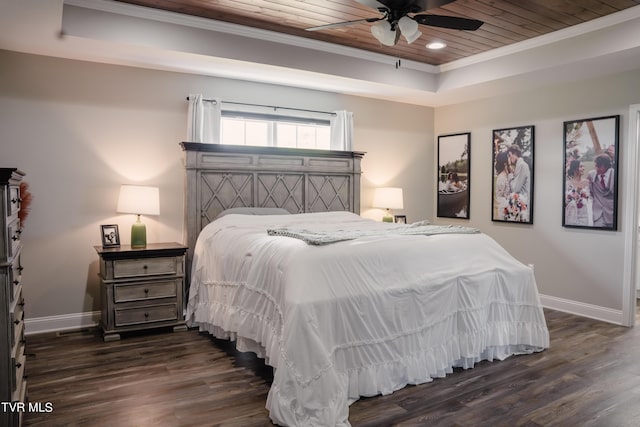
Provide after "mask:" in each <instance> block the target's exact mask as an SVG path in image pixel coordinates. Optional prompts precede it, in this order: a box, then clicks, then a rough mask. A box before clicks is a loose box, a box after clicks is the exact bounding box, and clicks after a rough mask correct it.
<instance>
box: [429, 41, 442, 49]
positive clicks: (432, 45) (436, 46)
mask: <svg viewBox="0 0 640 427" xmlns="http://www.w3.org/2000/svg"><path fill="white" fill-rule="evenodd" d="M446 46H447V45H446V44H445V43H442V42H431V43H429V44H428V45H427V49H432V50H437V49H442V48H443V47H446Z"/></svg>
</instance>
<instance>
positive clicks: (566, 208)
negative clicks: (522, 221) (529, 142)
mask: <svg viewBox="0 0 640 427" xmlns="http://www.w3.org/2000/svg"><path fill="white" fill-rule="evenodd" d="M619 127H620V116H607V117H596V118H592V119H581V120H571V121H567V122H564V128H563V129H564V162H563V164H564V171H563V187H562V188H563V192H562V194H563V200H562V208H563V209H562V226H563V227H569V228H595V229H600V230H617V229H618V220H617V219H618V164H619V162H618V134H619Z"/></svg>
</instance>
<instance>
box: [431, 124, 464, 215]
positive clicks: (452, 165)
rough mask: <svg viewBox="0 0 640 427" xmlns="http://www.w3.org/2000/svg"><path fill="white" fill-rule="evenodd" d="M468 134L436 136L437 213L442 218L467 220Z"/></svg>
mask: <svg viewBox="0 0 640 427" xmlns="http://www.w3.org/2000/svg"><path fill="white" fill-rule="evenodd" d="M470 178H471V133H469V132H466V133H457V134H452V135H441V136H438V210H437V216H439V217H443V218H462V219H469V192H470V191H471V179H470Z"/></svg>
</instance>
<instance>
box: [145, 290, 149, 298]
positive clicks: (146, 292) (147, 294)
mask: <svg viewBox="0 0 640 427" xmlns="http://www.w3.org/2000/svg"><path fill="white" fill-rule="evenodd" d="M144 296H145V297H147V296H149V289H145V290H144Z"/></svg>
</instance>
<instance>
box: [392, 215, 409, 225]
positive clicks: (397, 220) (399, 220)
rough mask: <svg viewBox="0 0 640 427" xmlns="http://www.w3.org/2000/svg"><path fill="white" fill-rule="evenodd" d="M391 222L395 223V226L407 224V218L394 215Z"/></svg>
mask: <svg viewBox="0 0 640 427" xmlns="http://www.w3.org/2000/svg"><path fill="white" fill-rule="evenodd" d="M393 222H395V223H396V224H406V223H407V216H406V215H394V216H393Z"/></svg>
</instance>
